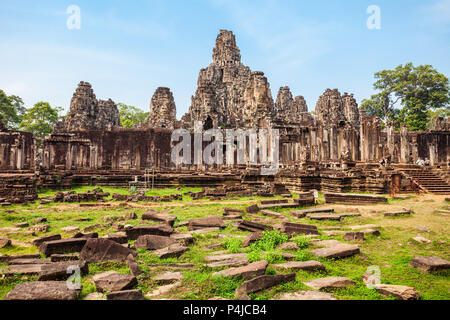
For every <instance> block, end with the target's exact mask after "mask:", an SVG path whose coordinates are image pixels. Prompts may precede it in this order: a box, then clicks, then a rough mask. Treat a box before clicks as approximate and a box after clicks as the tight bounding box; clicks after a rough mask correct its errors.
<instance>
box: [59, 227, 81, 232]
mask: <svg viewBox="0 0 450 320" xmlns="http://www.w3.org/2000/svg"><path fill="white" fill-rule="evenodd" d="M61 230H62V231H64V232H66V233H74V232H78V231H80V228H78V227H75V226H68V227H65V228H61Z"/></svg>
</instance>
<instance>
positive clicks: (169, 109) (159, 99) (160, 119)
mask: <svg viewBox="0 0 450 320" xmlns="http://www.w3.org/2000/svg"><path fill="white" fill-rule="evenodd" d="M176 115H177V108H176V105H175V100H174V98H173V94H172V92H171V91H170V89H169V88H165V87H159V88H158V89H156V91H155V93H154V94H153V97H152V100H151V102H150V115H149V117H148V124H149V125H150V127H153V128H166V129H174V127H175V122H176V120H177V119H176Z"/></svg>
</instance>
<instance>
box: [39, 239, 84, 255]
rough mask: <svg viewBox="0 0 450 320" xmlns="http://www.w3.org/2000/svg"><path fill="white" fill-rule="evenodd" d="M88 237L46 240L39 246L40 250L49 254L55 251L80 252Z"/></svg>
mask: <svg viewBox="0 0 450 320" xmlns="http://www.w3.org/2000/svg"><path fill="white" fill-rule="evenodd" d="M86 241H87V239H84V238H80V239H61V240H53V241H45V242H43V243H42V244H41V245H40V246H39V252H40V253H42V254H44V255H46V256H47V257H48V256H51V255H52V254H55V253H73V252H80V251H81V250H82V249H83V247H84V245H85V244H86Z"/></svg>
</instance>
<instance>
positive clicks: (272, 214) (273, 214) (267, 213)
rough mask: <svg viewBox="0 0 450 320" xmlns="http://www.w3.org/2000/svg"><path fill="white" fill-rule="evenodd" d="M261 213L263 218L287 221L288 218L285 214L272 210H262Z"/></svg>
mask: <svg viewBox="0 0 450 320" xmlns="http://www.w3.org/2000/svg"><path fill="white" fill-rule="evenodd" d="M261 213H262V214H263V216H268V217H273V218H279V219H286V216H285V215H284V214H282V213H279V212H275V211H272V210H261Z"/></svg>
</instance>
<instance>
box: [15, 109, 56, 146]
mask: <svg viewBox="0 0 450 320" xmlns="http://www.w3.org/2000/svg"><path fill="white" fill-rule="evenodd" d="M60 111H62V108H61V107H56V108H52V107H51V106H50V104H49V103H48V102H43V101H41V102H38V103H36V104H35V105H34V106H33V107H32V108H30V109H28V110H27V112H26V113H25V114H24V116H23V120H22V122H21V123H20V128H21V129H22V130H24V131H28V132H31V133H33V135H35V136H36V137H38V138H42V137H45V136H47V135H48V134H50V133H51V132H52V131H53V126H54V125H55V123H56V122H57V121H59V120H60V116H59V112H60Z"/></svg>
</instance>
